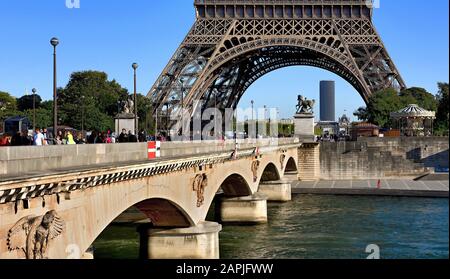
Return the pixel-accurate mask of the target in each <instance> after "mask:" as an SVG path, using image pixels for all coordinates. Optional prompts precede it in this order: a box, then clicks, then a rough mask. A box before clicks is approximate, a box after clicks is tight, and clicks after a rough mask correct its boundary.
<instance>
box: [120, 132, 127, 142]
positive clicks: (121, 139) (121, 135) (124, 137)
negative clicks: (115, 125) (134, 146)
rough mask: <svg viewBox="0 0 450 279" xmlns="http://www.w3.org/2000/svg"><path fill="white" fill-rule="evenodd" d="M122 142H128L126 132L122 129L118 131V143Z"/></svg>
mask: <svg viewBox="0 0 450 279" xmlns="http://www.w3.org/2000/svg"><path fill="white" fill-rule="evenodd" d="M124 142H128V134H127V130H125V129H122V133H120V136H119V143H124Z"/></svg>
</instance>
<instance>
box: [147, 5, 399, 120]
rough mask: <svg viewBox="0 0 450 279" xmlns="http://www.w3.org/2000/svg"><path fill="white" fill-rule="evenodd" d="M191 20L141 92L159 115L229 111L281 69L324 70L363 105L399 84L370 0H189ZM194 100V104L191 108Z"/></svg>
mask: <svg viewBox="0 0 450 279" xmlns="http://www.w3.org/2000/svg"><path fill="white" fill-rule="evenodd" d="M194 6H195V10H196V15H197V17H196V21H195V23H194V25H193V27H192V28H191V30H190V31H189V33H188V34H187V36H186V38H185V39H184V41H183V42H182V43H181V45H180V46H179V48H178V49H177V50H176V52H175V54H174V55H173V57H172V58H171V59H170V61H169V63H168V64H167V66H166V67H165V68H164V70H163V72H162V73H161V75H160V76H159V78H158V79H157V81H156V83H155V84H154V86H153V87H152V89H151V90H150V92H149V93H148V97H150V98H151V99H152V101H153V104H154V109H155V111H156V112H157V113H158V111H159V110H161V113H163V112H162V111H163V110H165V113H164V114H165V115H170V114H171V113H175V114H176V113H177V112H181V109H185V110H187V111H188V112H190V113H191V114H192V112H193V111H194V109H195V110H197V109H198V108H195V107H194V106H198V102H195V101H196V100H202V101H203V102H202V107H201V109H206V108H209V107H216V108H219V109H222V110H223V109H225V108H235V107H236V106H237V104H238V102H239V100H240V98H241V97H242V95H243V94H244V93H245V91H246V90H247V88H249V86H250V85H251V84H252V83H253V82H255V81H256V80H257V79H259V78H260V77H262V76H263V75H265V74H267V73H269V72H271V71H274V70H277V69H280V68H283V67H288V66H295V65H306V66H313V67H318V68H322V69H325V70H328V71H331V72H333V73H335V74H337V75H339V76H340V77H342V78H343V79H345V80H346V81H348V82H349V83H350V84H351V85H352V86H353V87H354V88H355V89H356V90H357V91H358V92H359V94H360V95H361V97H362V98H363V99H364V101H365V102H366V103H368V102H369V98H370V97H371V96H372V95H373V94H374V93H375V92H377V91H378V90H381V89H385V88H388V87H393V88H397V89H399V90H400V89H403V88H405V87H406V86H405V82H404V81H403V79H402V77H401V76H400V74H399V72H398V70H397V68H396V67H395V65H394V62H393V61H392V59H391V58H390V56H389V54H388V52H387V50H386V48H385V46H384V44H383V42H382V41H381V38H380V36H379V35H378V33H377V31H376V29H375V27H374V25H373V23H372V14H373V3H372V1H371V0H195V2H194ZM196 104H197V105H196Z"/></svg>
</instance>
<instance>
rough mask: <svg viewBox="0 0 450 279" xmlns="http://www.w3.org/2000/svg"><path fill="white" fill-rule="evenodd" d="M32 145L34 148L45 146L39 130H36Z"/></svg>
mask: <svg viewBox="0 0 450 279" xmlns="http://www.w3.org/2000/svg"><path fill="white" fill-rule="evenodd" d="M33 144H34V145H35V146H43V145H44V144H45V138H44V135H43V134H42V133H41V129H39V128H36V131H35V133H34V138H33Z"/></svg>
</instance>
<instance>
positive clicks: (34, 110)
mask: <svg viewBox="0 0 450 279" xmlns="http://www.w3.org/2000/svg"><path fill="white" fill-rule="evenodd" d="M31 92H33V131H36V92H37V90H36V88H33V89H32V90H31Z"/></svg>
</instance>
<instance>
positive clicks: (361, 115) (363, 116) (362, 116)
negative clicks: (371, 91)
mask: <svg viewBox="0 0 450 279" xmlns="http://www.w3.org/2000/svg"><path fill="white" fill-rule="evenodd" d="M353 115H354V116H356V117H358V119H359V120H361V121H368V120H369V112H368V111H367V108H366V107H360V108H358V110H357V111H355V112H354V113H353Z"/></svg>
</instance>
